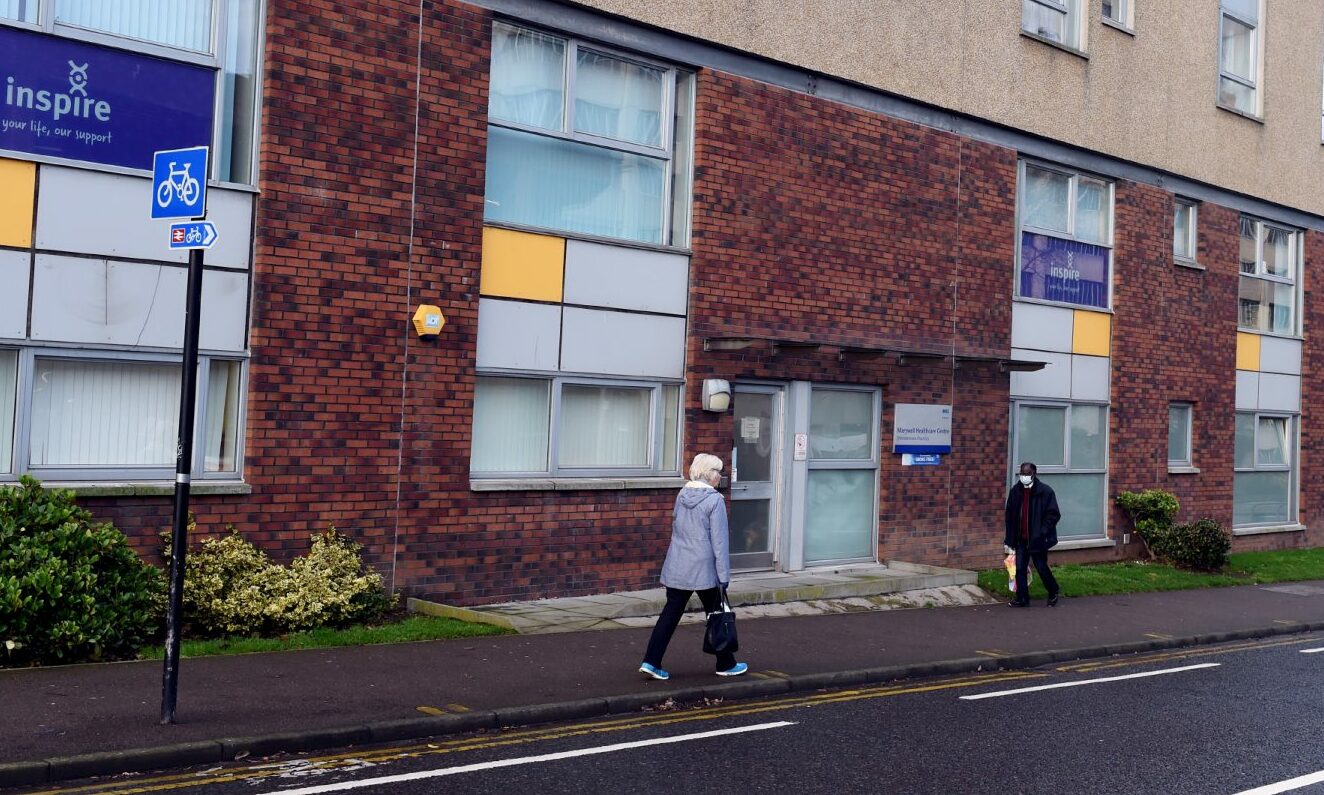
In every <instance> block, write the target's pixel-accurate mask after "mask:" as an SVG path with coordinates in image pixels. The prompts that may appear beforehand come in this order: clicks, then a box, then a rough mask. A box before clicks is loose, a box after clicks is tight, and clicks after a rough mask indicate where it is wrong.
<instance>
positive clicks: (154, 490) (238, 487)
mask: <svg viewBox="0 0 1324 795" xmlns="http://www.w3.org/2000/svg"><path fill="white" fill-rule="evenodd" d="M41 485H42V486H44V487H45V488H49V489H69V490H70V491H72V492H73V493H74V496H76V497H172V496H174V494H175V484H174V482H173V481H169V480H145V481H139V482H136V483H133V482H124V483H88V482H85V481H65V482H59V481H49V482H43V483H42V484H41ZM252 493H253V487H252V486H251V485H249V484H248V483H245V482H243V481H242V480H195V481H193V482H192V483H191V484H190V486H189V494H190V495H191V496H204V497H205V496H216V495H236V494H238V495H245V494H252Z"/></svg>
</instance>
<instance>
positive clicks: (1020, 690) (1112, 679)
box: [960, 663, 1222, 701]
mask: <svg viewBox="0 0 1324 795" xmlns="http://www.w3.org/2000/svg"><path fill="white" fill-rule="evenodd" d="M1220 665H1222V663H1201V664H1199V665H1186V666H1183V667H1181V668H1165V669H1163V670H1162V671H1145V672H1144V673H1139V674H1126V675H1124V676H1105V677H1102V678H1099V679H1084V680H1081V681H1079V682H1058V683H1057V684H1052V685H1039V686H1037V687H1018V688H1016V689H1015V690H998V691H995V692H992V693H978V694H976V695H973V696H961V697H960V698H961V700H963V701H978V700H980V699H981V698H1000V697H1002V696H1015V695H1019V694H1021V693H1033V692H1035V691H1037V690H1056V689H1057V688H1059V687H1079V686H1081V685H1095V684H1098V683H1100V682H1120V681H1121V680H1123V679H1140V678H1141V677H1145V676H1162V675H1163V674H1175V673H1181V672H1182V671H1194V670H1196V669H1199V668H1217V667H1218V666H1220Z"/></svg>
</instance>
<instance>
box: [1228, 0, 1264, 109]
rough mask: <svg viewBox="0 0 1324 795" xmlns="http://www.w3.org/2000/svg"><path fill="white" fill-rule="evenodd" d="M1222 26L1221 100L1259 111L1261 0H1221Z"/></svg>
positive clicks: (1232, 105)
mask: <svg viewBox="0 0 1324 795" xmlns="http://www.w3.org/2000/svg"><path fill="white" fill-rule="evenodd" d="M1222 5H1223V13H1222V15H1221V17H1220V19H1221V23H1220V26H1219V36H1218V38H1219V55H1218V104H1219V105H1222V106H1223V107H1225V108H1229V109H1231V110H1236V111H1240V112H1242V113H1247V114H1250V115H1258V114H1259V92H1258V89H1257V86H1258V81H1259V73H1260V43H1261V38H1260V2H1259V0H1222Z"/></svg>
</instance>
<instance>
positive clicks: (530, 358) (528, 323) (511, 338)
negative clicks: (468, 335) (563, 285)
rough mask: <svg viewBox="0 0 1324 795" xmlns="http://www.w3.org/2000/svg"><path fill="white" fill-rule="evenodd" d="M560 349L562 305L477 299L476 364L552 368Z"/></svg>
mask: <svg viewBox="0 0 1324 795" xmlns="http://www.w3.org/2000/svg"><path fill="white" fill-rule="evenodd" d="M560 352H561V307H559V306H548V305H547V304H531V303H528V302H526V301H499V300H495V299H491V298H483V299H481V300H479V302H478V366H479V367H503V368H509V369H513V370H555V369H556V363H557V360H558V358H559V357H560Z"/></svg>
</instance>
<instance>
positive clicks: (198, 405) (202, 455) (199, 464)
mask: <svg viewBox="0 0 1324 795" xmlns="http://www.w3.org/2000/svg"><path fill="white" fill-rule="evenodd" d="M210 387H211V357H210V356H201V355H199V356H198V374H197V390H196V394H195V395H194V397H193V476H194V477H202V476H205V475H206V474H207V468H206V461H205V459H206V452H207V450H206V447H207V445H206V438H205V434H206V432H207V404H208V402H209V401H208V397H209V390H210ZM222 405H224V404H222ZM179 441H180V440H179V439H176V440H175V443H176V444H178V443H179Z"/></svg>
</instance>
